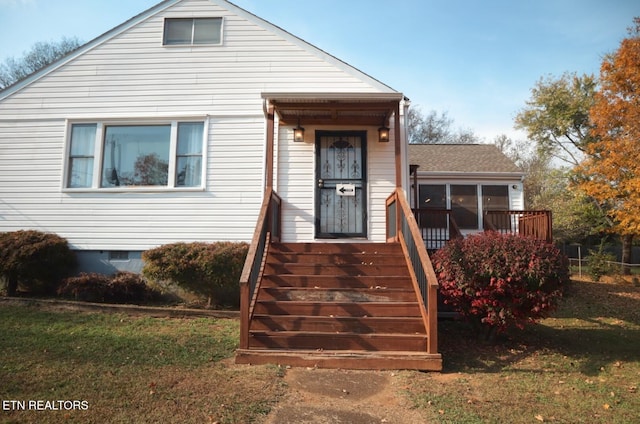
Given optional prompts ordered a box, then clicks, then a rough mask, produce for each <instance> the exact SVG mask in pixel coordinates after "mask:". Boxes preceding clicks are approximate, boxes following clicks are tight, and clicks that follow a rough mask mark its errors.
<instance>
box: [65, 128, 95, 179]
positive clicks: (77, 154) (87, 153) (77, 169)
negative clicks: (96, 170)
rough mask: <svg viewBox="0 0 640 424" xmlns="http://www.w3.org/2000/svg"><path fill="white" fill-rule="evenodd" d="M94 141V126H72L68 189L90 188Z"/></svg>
mask: <svg viewBox="0 0 640 424" xmlns="http://www.w3.org/2000/svg"><path fill="white" fill-rule="evenodd" d="M95 140H96V124H74V125H72V126H71V146H70V147H69V168H68V169H69V170H68V172H67V176H68V180H67V186H68V187H69V188H80V187H91V184H92V182H93V155H94V150H95V147H94V146H95Z"/></svg>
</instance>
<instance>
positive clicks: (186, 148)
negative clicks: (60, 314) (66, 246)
mask: <svg viewBox="0 0 640 424" xmlns="http://www.w3.org/2000/svg"><path fill="white" fill-rule="evenodd" d="M407 107H408V102H407V101H406V99H405V97H404V96H403V95H402V93H400V92H398V91H396V90H394V89H392V88H390V87H389V86H387V85H385V84H384V83H382V82H380V81H378V80H376V79H374V78H372V77H371V76H369V75H367V74H365V73H364V72H361V71H359V70H358V69H355V68H353V67H352V66H350V65H348V64H346V63H345V62H342V61H341V60H339V59H337V58H335V57H333V56H331V55H330V54H328V53H326V52H324V51H322V50H320V49H318V48H316V47H314V46H312V45H310V44H309V43H307V42H305V41H303V40H301V39H299V38H297V37H295V36H294V35H292V34H290V33H288V32H286V31H284V30H283V29H281V28H279V27H277V26H275V25H272V24H270V23H269V22H266V21H264V20H263V19H261V18H259V17H257V16H255V15H253V14H251V13H250V12H248V11H246V10H243V9H241V8H239V7H237V6H235V5H233V4H232V3H230V2H228V1H225V0H166V1H163V2H161V3H159V4H157V5H156V6H154V7H152V8H150V9H148V10H146V11H144V12H142V13H141V14H139V15H137V16H135V17H133V18H132V19H130V20H128V21H127V22H125V23H123V24H122V25H120V26H118V27H116V28H114V29H112V30H110V31H108V32H107V33H105V34H103V35H101V36H99V37H98V38H96V39H94V40H92V41H90V42H88V43H87V44H85V45H84V46H82V47H81V48H80V49H78V50H77V51H75V52H73V53H72V54H70V55H68V56H67V57H65V58H63V59H61V60H59V61H58V62H56V63H54V64H52V65H51V66H49V67H47V68H45V69H43V70H42V71H40V72H38V73H37V74H35V75H33V76H31V77H29V78H27V79H26V80H24V81H22V82H20V83H18V84H16V85H14V86H12V87H9V88H8V89H6V90H4V91H3V92H0V231H15V230H20V229H36V230H41V231H45V232H52V233H56V234H58V235H60V236H62V237H65V238H66V239H67V240H68V241H69V243H70V245H71V247H72V248H73V249H75V250H76V251H77V253H78V256H79V258H80V261H81V263H82V268H83V269H85V270H89V269H91V270H94V271H102V272H110V271H114V270H115V269H132V270H137V269H139V266H140V255H141V252H142V251H144V250H146V249H149V248H152V247H156V246H159V245H162V244H167V243H172V242H177V241H205V242H213V241H221V240H233V241H250V240H251V239H252V235H253V232H254V226H255V223H256V219H257V217H258V213H259V210H260V206H261V202H262V198H263V195H264V193H265V187H272V188H273V189H274V190H275V191H277V193H278V195H279V196H280V197H281V199H282V234H281V239H282V240H283V241H292V242H296V241H318V240H324V239H327V238H332V239H335V238H346V239H358V240H363V241H370V242H384V241H385V240H386V233H385V232H386V224H385V199H386V198H387V196H389V195H390V194H391V193H392V192H393V191H394V190H395V189H396V187H401V188H402V187H406V183H407V181H408V168H409V167H408V163H407V161H406V154H407V153H406V136H405V128H404V115H405V112H406V108H407ZM295 128H304V132H303V134H302V135H300V137H299V139H297V140H295V139H294V129H295ZM380 128H382V130H381V131H379V129H380ZM381 137H382V140H381Z"/></svg>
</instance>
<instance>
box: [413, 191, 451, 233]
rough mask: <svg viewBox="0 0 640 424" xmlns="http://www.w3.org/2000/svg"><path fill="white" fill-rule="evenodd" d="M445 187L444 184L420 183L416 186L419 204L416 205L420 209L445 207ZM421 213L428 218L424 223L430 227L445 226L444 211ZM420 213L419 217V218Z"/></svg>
mask: <svg viewBox="0 0 640 424" xmlns="http://www.w3.org/2000/svg"><path fill="white" fill-rule="evenodd" d="M446 188H447V187H446V186H445V185H444V184H420V186H419V187H418V190H419V196H418V197H419V198H420V205H419V206H418V207H419V208H420V209H439V210H445V209H447V190H446ZM422 215H424V218H425V219H428V222H425V225H428V226H429V227H431V228H446V227H447V215H445V214H444V213H440V214H438V213H430V214H422ZM422 215H421V217H420V218H421V220H422Z"/></svg>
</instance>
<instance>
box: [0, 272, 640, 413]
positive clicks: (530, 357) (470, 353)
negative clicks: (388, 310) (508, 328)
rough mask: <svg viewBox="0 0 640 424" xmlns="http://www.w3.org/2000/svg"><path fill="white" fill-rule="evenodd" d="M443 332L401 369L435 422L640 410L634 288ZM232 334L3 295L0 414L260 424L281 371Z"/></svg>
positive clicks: (233, 324)
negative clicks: (532, 318)
mask: <svg viewBox="0 0 640 424" xmlns="http://www.w3.org/2000/svg"><path fill="white" fill-rule="evenodd" d="M439 337H440V351H441V352H442V354H443V358H444V371H443V372H442V373H423V372H409V371H405V372H401V373H397V374H395V373H394V374H395V375H396V376H397V377H398V378H400V379H402V381H403V383H404V384H403V393H404V394H405V395H406V396H407V398H408V399H409V400H410V404H411V405H412V406H413V407H414V408H417V409H418V410H419V411H420V412H421V413H423V414H424V416H425V421H426V422H430V423H455V424H461V423H492V424H493V423H509V424H511V423H515V424H517V423H540V422H551V423H589V424H591V423H594V424H597V423H612V424H615V423H636V422H638V421H637V420H638V416H640V390H639V387H640V288H639V287H634V286H633V285H631V284H603V283H589V282H574V283H573V284H572V286H571V288H570V290H569V293H568V295H567V296H566V298H565V299H564V300H563V302H562V304H561V307H560V309H559V310H558V311H557V312H556V313H555V314H554V316H553V318H548V319H545V320H543V321H542V322H541V324H539V325H537V326H532V327H529V328H527V329H526V330H525V331H524V332H513V333H511V334H509V335H508V336H506V337H504V338H503V339H499V340H498V342H497V344H495V345H494V344H487V343H485V342H482V341H478V340H477V338H476V337H475V335H474V334H473V333H472V332H471V331H470V330H468V329H467V327H465V326H464V325H462V324H461V323H458V322H452V321H443V322H441V323H440V328H439ZM237 340H238V321H237V320H227V319H213V318H197V319H194V318H192V319H179V318H164V319H163V318H140V317H132V316H128V315H123V314H106V313H77V312H53V311H51V312H47V311H45V310H39V309H36V308H33V307H24V306H20V307H16V306H6V305H3V306H0V358H1V359H0V382H1V383H0V401H2V404H1V405H0V406H2V409H0V422H8V423H11V422H19V423H31V422H32V423H59V422H71V423H73V422H78V423H80V422H81V423H105V422H109V423H151V422H154V423H155V422H162V423H171V422H175V423H214V422H220V423H251V422H263V421H264V418H265V416H266V414H267V413H268V411H269V410H270V409H271V408H272V407H273V406H274V405H275V403H276V402H277V401H278V399H280V398H281V397H282V396H283V395H284V394H285V393H286V391H287V387H286V384H285V383H284V381H283V378H282V376H283V374H284V373H286V370H284V369H281V368H279V367H275V366H237V365H234V364H233V354H234V350H235V349H236V347H237ZM14 400H15V401H23V402H27V401H29V400H31V401H43V403H41V404H40V406H42V407H43V408H44V407H46V406H47V404H46V403H44V402H46V401H49V402H55V401H80V402H82V401H84V402H86V403H84V404H80V406H81V407H82V406H85V405H86V406H87V407H86V409H82V408H77V409H73V410H68V411H65V410H59V411H52V410H31V411H24V410H19V406H20V405H19V404H16V403H7V401H14ZM372 401H375V399H372ZM25 405H26V406H28V404H26V403H25ZM69 405H72V404H69ZM5 406H6V407H7V408H4V407H5ZM36 406H38V404H36ZM50 406H54V407H55V406H56V404H53V403H52V404H50ZM63 406H64V404H63Z"/></svg>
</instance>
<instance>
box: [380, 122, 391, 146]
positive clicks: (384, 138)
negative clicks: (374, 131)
mask: <svg viewBox="0 0 640 424" xmlns="http://www.w3.org/2000/svg"><path fill="white" fill-rule="evenodd" d="M378 141H379V142H380V143H388V142H389V128H387V127H386V126H384V125H383V126H381V127H380V128H378Z"/></svg>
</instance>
